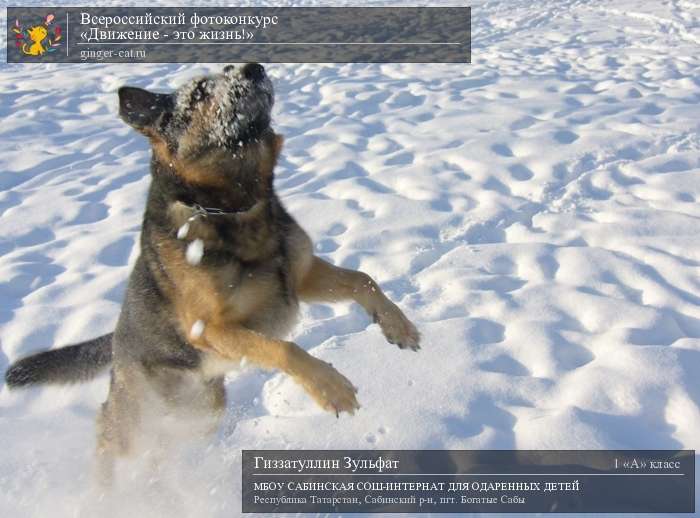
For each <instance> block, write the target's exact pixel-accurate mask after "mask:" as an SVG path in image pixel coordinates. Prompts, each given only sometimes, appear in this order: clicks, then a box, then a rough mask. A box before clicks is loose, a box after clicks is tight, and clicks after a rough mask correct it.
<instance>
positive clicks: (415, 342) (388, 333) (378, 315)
mask: <svg viewBox="0 0 700 518" xmlns="http://www.w3.org/2000/svg"><path fill="white" fill-rule="evenodd" d="M374 321H375V322H376V323H377V324H379V326H380V327H381V328H382V333H384V336H385V337H386V339H387V341H388V342H389V343H390V344H396V345H398V346H399V348H400V349H406V348H408V349H411V350H413V351H417V350H418V349H420V333H419V332H418V329H416V326H414V325H413V322H411V321H410V320H409V319H408V318H406V315H404V314H403V312H402V311H401V310H400V309H399V308H398V306H397V305H395V304H394V303H392V302H390V303H389V305H388V306H386V308H383V309H381V310H378V311H377V312H375V314H374Z"/></svg>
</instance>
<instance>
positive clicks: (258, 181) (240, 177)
mask: <svg viewBox="0 0 700 518" xmlns="http://www.w3.org/2000/svg"><path fill="white" fill-rule="evenodd" d="M273 102H274V93H273V87H272V83H271V81H270V79H269V77H268V76H267V74H266V72H265V69H264V68H263V67H262V66H261V65H259V64H257V63H249V64H246V65H244V66H242V67H238V68H236V67H234V66H232V65H229V66H226V67H225V68H224V69H223V73H221V74H218V75H212V76H207V77H201V78H197V79H194V80H192V81H190V82H188V83H187V84H185V85H184V86H182V87H181V88H179V89H178V90H176V91H175V92H173V93H168V94H164V93H152V92H149V91H147V90H143V89H140V88H133V87H122V88H121V89H119V114H120V116H121V118H122V119H123V120H124V121H125V122H126V123H127V124H129V125H130V126H132V127H133V128H134V129H136V130H137V131H139V132H140V133H142V134H143V135H145V136H146V137H147V138H148V139H149V141H150V144H151V147H152V158H151V175H152V182H151V186H150V190H149V194H148V201H147V204H146V210H145V214H144V217H143V227H142V232H141V254H140V256H139V257H138V259H137V260H136V264H135V265H134V269H133V271H132V273H131V276H130V278H129V283H128V287H127V290H126V295H125V299H124V303H123V306H122V309H121V313H120V316H119V320H118V323H117V326H116V329H115V331H114V332H113V333H110V334H107V335H104V336H101V337H99V338H95V339H92V340H89V341H87V342H83V343H80V344H77V345H71V346H68V347H63V348H59V349H55V350H49V351H45V352H40V353H37V354H34V355H32V356H29V357H27V358H24V359H22V360H20V361H18V362H16V363H15V364H14V365H12V366H11V367H10V368H9V370H8V371H7V372H6V374H5V380H6V382H7V384H8V386H10V387H19V386H27V385H34V384H40V383H72V382H78V381H85V380H88V379H91V378H93V377H94V376H96V375H97V374H98V373H100V372H101V371H103V370H105V369H107V368H108V367H110V366H111V378H110V390H109V396H108V398H107V401H106V402H105V403H104V404H103V405H102V408H101V412H100V415H99V417H98V432H97V433H98V437H97V457H98V465H99V466H100V472H101V475H102V478H103V480H104V481H105V482H109V481H111V478H112V472H113V469H114V462H115V459H116V458H117V457H120V456H125V455H127V454H133V453H134V452H135V451H143V450H142V448H141V447H140V445H141V442H140V438H142V437H144V436H148V435H151V436H154V437H159V433H160V432H159V431H158V430H159V429H162V428H163V427H166V425H165V424H164V421H172V420H173V419H176V420H178V421H181V420H184V421H185V422H186V423H188V424H186V426H185V427H186V428H188V433H190V432H192V430H196V429H197V427H196V426H195V424H198V423H205V424H206V428H207V429H208V430H215V429H216V425H217V424H218V421H219V418H220V417H221V415H222V413H223V410H224V408H225V406H226V404H225V397H226V396H225V390H224V375H225V373H226V372H227V371H230V370H232V369H234V368H236V367H238V366H239V365H240V364H241V362H242V361H244V362H245V361H247V362H249V363H251V364H254V365H256V366H258V367H261V368H264V369H278V370H281V371H283V372H285V373H287V374H288V375H289V376H291V377H292V378H293V379H294V380H295V381H296V382H297V383H299V384H300V385H301V386H302V387H303V388H304V390H305V391H306V392H307V393H308V395H309V396H311V398H313V400H314V401H316V403H318V404H319V405H320V406H321V407H322V408H323V409H325V410H328V411H330V412H334V413H335V414H336V415H338V414H339V413H340V412H348V413H350V414H353V413H354V411H355V410H356V409H357V408H359V405H358V402H357V399H356V396H355V395H356V393H357V389H356V388H355V387H354V386H353V385H352V383H350V381H349V380H348V379H347V378H346V377H345V376H343V375H342V374H340V373H339V372H338V371H337V370H336V369H335V368H333V367H332V366H331V365H330V364H328V363H326V362H324V361H322V360H319V359H317V358H315V357H313V356H311V355H310V354H308V353H307V352H306V351H305V350H303V349H302V348H300V347H299V346H297V345H296V344H294V343H293V342H290V341H286V340H285V337H286V336H287V333H289V331H290V330H291V328H292V325H293V324H294V322H295V317H296V315H297V312H298V308H299V302H300V301H302V302H313V301H324V302H333V301H340V300H354V301H355V302H357V303H358V304H360V305H361V306H362V307H363V308H364V309H365V311H366V312H367V313H368V314H369V315H370V316H371V317H372V318H373V319H374V321H375V322H376V323H378V324H379V326H380V327H381V329H382V331H383V333H384V335H385V337H386V339H387V340H388V341H389V342H390V343H394V344H397V345H398V346H399V347H400V348H402V349H404V348H408V349H412V350H418V349H419V338H420V336H419V333H418V331H417V330H416V328H415V326H414V325H413V324H412V323H411V322H410V321H409V320H408V319H407V318H406V317H405V316H404V314H403V313H402V312H401V310H400V309H399V308H398V307H397V306H396V305H395V304H393V303H392V302H391V301H390V300H389V299H388V298H387V297H386V296H385V295H384V293H382V291H381V289H380V288H379V286H378V285H377V283H376V282H374V281H373V280H372V279H371V278H370V277H369V276H368V275H367V274H365V273H362V272H358V271H353V270H347V269H343V268H339V267H336V266H333V265H331V264H329V263H328V262H326V261H324V260H322V259H320V258H318V257H315V256H314V255H313V252H312V250H313V247H312V243H311V240H310V238H309V236H308V235H307V234H306V232H304V230H302V228H301V227H300V226H299V224H298V223H297V222H296V221H295V220H294V219H293V218H292V217H291V216H290V215H289V214H288V213H287V211H286V210H285V209H284V207H283V206H282V203H281V202H280V200H279V199H278V198H277V196H276V194H275V192H274V190H273V169H274V167H275V163H276V161H277V158H278V156H279V154H280V151H281V149H282V137H281V136H280V135H277V134H276V133H275V132H274V131H273V129H272V128H271V126H270V124H271V115H270V112H271V109H272V106H273ZM208 417H211V418H213V420H212V419H208ZM156 440H158V439H156Z"/></svg>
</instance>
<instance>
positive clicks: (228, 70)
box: [224, 65, 236, 74]
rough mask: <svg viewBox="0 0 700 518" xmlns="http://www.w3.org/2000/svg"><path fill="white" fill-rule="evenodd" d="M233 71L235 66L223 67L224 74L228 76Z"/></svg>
mask: <svg viewBox="0 0 700 518" xmlns="http://www.w3.org/2000/svg"><path fill="white" fill-rule="evenodd" d="M234 70H236V65H226V66H225V67H224V74H230V73H231V72H233V71H234Z"/></svg>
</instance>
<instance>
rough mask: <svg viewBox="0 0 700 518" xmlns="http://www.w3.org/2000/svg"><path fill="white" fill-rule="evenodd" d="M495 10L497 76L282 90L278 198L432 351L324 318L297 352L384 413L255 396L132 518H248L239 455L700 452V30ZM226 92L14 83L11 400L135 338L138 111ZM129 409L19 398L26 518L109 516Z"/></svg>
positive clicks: (676, 16)
mask: <svg viewBox="0 0 700 518" xmlns="http://www.w3.org/2000/svg"><path fill="white" fill-rule="evenodd" d="M472 5H473V6H474V9H473V31H474V32H473V51H474V52H473V64H471V65H439V64H432V65H425V64H415V65H406V64H404V65H399V64H387V65H365V64H348V65H342V64H341V65H270V66H269V67H267V68H268V72H269V74H270V76H271V77H272V79H273V81H274V84H275V88H276V97H277V104H276V106H275V110H274V113H273V115H274V124H275V127H276V128H277V129H278V130H279V131H280V132H281V133H282V134H284V135H285V136H286V141H285V142H286V144H285V149H284V151H283V155H282V157H281V161H280V164H279V167H278V169H277V179H276V187H277V189H278V192H279V194H280V196H281V197H282V199H283V201H284V203H285V204H286V205H287V207H288V208H289V210H290V212H291V213H292V214H294V216H295V217H296V218H297V219H298V220H299V221H300V223H301V224H302V225H303V226H304V228H306V229H307V231H308V232H309V234H310V235H311V236H312V237H313V238H314V240H315V247H316V252H317V253H318V254H319V255H321V256H322V257H324V258H326V259H328V260H330V261H332V262H333V263H335V264H338V265H342V266H345V267H348V268H360V269H362V270H364V271H366V272H368V273H370V274H371V275H372V276H373V277H374V278H375V279H376V280H377V281H378V282H379V283H380V285H381V286H382V288H383V289H384V290H385V291H386V292H387V294H388V295H389V296H390V298H391V299H392V300H394V301H395V302H397V303H398V304H399V305H400V306H401V307H402V308H403V309H404V310H405V312H406V313H407V314H408V316H409V317H410V318H411V319H412V320H413V321H414V322H415V323H416V324H417V326H418V327H419V329H420V331H421V333H422V335H423V342H422V346H423V348H422V350H421V351H420V352H419V353H412V352H408V351H399V350H398V349H397V348H396V347H394V346H391V345H389V344H387V343H386V342H385V340H384V339H383V337H382V335H381V332H380V331H379V329H378V327H377V326H376V325H374V324H372V323H371V320H370V319H369V318H368V317H367V316H365V315H364V314H363V312H362V311H361V309H360V308H358V307H356V306H351V305H349V304H341V305H335V306H330V305H317V306H311V307H304V309H303V314H302V318H301V321H300V323H299V325H298V326H297V328H296V330H295V332H294V335H293V338H294V340H296V341H297V343H299V344H300V345H301V346H303V347H304V348H306V349H307V350H309V351H310V352H311V353H312V354H314V355H316V356H318V357H320V358H322V359H324V360H325V361H329V362H332V363H333V365H334V366H335V367H336V368H338V369H339V370H340V371H341V372H342V373H343V374H344V375H346V376H347V377H348V378H349V379H350V380H351V381H352V382H353V384H354V385H356V386H357V387H358V388H359V394H358V398H359V401H360V403H361V405H362V408H361V410H360V411H359V412H358V413H357V414H356V415H355V416H354V417H350V416H346V415H343V416H341V417H340V419H336V418H335V416H334V415H331V414H329V413H325V412H323V411H321V410H320V409H319V408H318V407H317V406H316V405H315V404H314V403H313V402H312V401H311V400H310V399H309V398H308V397H307V396H306V395H305V394H304V393H303V391H302V390H301V389H300V388H299V387H297V386H296V385H295V384H294V383H293V382H291V380H290V379H288V378H287V377H286V376H284V375H281V374H276V373H267V372H263V371H259V370H256V369H253V368H251V367H250V366H248V367H247V368H245V369H243V370H241V371H240V372H234V373H232V374H231V375H230V376H229V378H228V384H227V388H228V393H229V399H230V402H229V408H228V414H227V417H226V420H225V424H224V426H223V427H222V429H221V431H220V433H219V434H218V437H217V439H216V441H215V442H214V443H213V444H212V445H210V446H208V447H207V449H206V450H205V451H204V453H202V452H201V451H200V452H199V453H193V454H191V455H189V456H188V455H185V456H184V459H183V460H181V461H179V462H178V463H175V462H173V465H172V466H170V467H169V469H167V470H164V471H163V481H164V482H165V483H164V484H163V485H165V486H166V488H170V489H169V490H168V489H166V491H170V494H169V497H168V498H162V496H161V497H157V498H152V497H149V496H148V495H149V494H150V493H148V491H146V492H145V493H146V496H145V497H144V496H143V494H144V488H143V483H142V479H140V478H139V476H138V475H137V474H135V475H133V484H132V485H129V483H128V480H127V483H125V485H124V487H123V488H122V489H120V491H121V493H119V494H118V495H116V496H115V500H114V501H113V502H112V504H114V509H113V514H114V515H115V516H130V517H133V516H215V517H230V516H235V515H237V513H238V512H239V511H240V450H241V449H252V448H281V449H284V448H387V449H390V448H396V449H399V448H465V449H479V448H591V449H597V448H680V447H683V448H695V449H700V410H699V408H698V403H699V402H700V377H699V376H698V366H699V365H700V277H699V276H698V273H699V272H700V240H699V239H698V227H699V224H700V208H699V207H698V204H697V199H698V197H699V196H700V181H698V175H699V174H700V133H699V131H700V104H699V102H700V66H699V65H700V52H698V44H699V43H700V3H698V2H697V0H673V1H669V0H656V1H653V2H647V1H642V0H636V1H632V0H615V1H612V0H609V1H606V0H588V1H582V0H558V1H551V0H545V1H542V2H537V3H536V7H533V5H535V4H534V3H533V2H530V1H524V0H512V1H502V2H495V1H475V2H473V4H472ZM219 70H221V65H196V64H195V65H187V64H185V65H157V64H153V65H138V66H134V65H101V66H99V65H89V66H81V65H44V66H36V67H32V66H28V65H21V66H20V65H8V64H3V65H2V67H1V68H0V100H1V102H0V115H1V116H2V120H3V124H2V125H0V151H1V152H0V171H1V172H0V228H1V229H2V231H1V235H0V279H1V280H0V372H3V371H4V370H5V368H6V367H7V365H8V364H9V362H11V361H13V360H15V359H17V358H19V357H21V356H23V355H26V354H28V353H31V352H33V351H36V350H39V349H42V348H45V347H47V346H52V347H59V346H62V345H66V344H70V343H74V342H77V341H79V340H83V339H87V338H90V337H93V336H96V335H100V334H103V333H106V332H108V331H110V330H112V329H113V328H114V325H115V322H116V319H117V315H118V312H119V307H120V303H121V300H122V296H123V293H124V288H125V283H126V279H127V276H128V274H129V271H130V267H131V265H132V264H133V262H134V260H135V258H136V257H137V254H138V235H139V228H140V222H141V213H142V210H143V207H144V201H145V194H146V189H147V187H148V182H149V179H148V167H147V163H148V158H149V151H148V149H147V145H146V141H145V140H144V139H143V138H142V137H140V136H138V135H137V134H136V133H135V132H134V131H133V130H131V129H129V128H128V127H127V126H126V125H125V124H123V123H121V122H120V121H119V120H118V118H117V96H116V93H115V92H116V89H117V88H118V87H119V86H121V85H124V84H131V85H134V86H140V87H145V88H152V89H156V90H164V91H168V90H172V89H173V88H174V87H176V86H179V85H180V84H183V83H184V82H185V81H187V80H188V79H190V78H192V77H195V76H198V75H201V74H204V73H208V72H212V71H219ZM106 392H107V377H106V376H102V377H101V378H99V379H98V380H96V381H94V382H91V383H89V384H85V385H80V386H75V387H67V388H45V389H44V388H42V389H31V390H24V391H14V392H12V393H10V392H9V391H8V389H7V388H6V387H5V386H2V389H1V390H0V437H2V444H3V447H2V448H1V449H0V516H7V517H15V516H37V517H45V516H52V517H64V516H66V517H67V516H76V515H81V513H82V515H85V516H92V515H94V514H91V513H90V509H91V508H92V507H91V506H93V505H96V504H95V501H96V499H95V498H94V495H92V494H91V493H90V490H89V488H90V483H89V481H90V479H91V469H92V463H91V455H92V450H93V448H94V437H93V431H94V424H93V422H94V418H95V415H96V412H97V409H98V407H99V405H100V403H101V402H102V401H103V400H104V398H105V395H106ZM127 478H128V477H127ZM163 481H161V482H163ZM154 494H161V495H162V493H154ZM108 502H109V501H108Z"/></svg>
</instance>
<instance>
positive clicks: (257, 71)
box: [242, 63, 265, 83]
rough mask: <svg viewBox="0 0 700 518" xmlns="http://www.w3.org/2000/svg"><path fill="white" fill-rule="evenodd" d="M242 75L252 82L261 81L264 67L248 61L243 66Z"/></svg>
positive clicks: (263, 75)
mask: <svg viewBox="0 0 700 518" xmlns="http://www.w3.org/2000/svg"><path fill="white" fill-rule="evenodd" d="M242 72H243V77H245V78H246V79H250V80H251V81H253V82H254V83H257V82H259V81H262V80H263V78H264V77H265V69H264V68H263V66H262V65H260V64H258V63H248V64H247V65H245V66H244V67H243V70H242Z"/></svg>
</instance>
